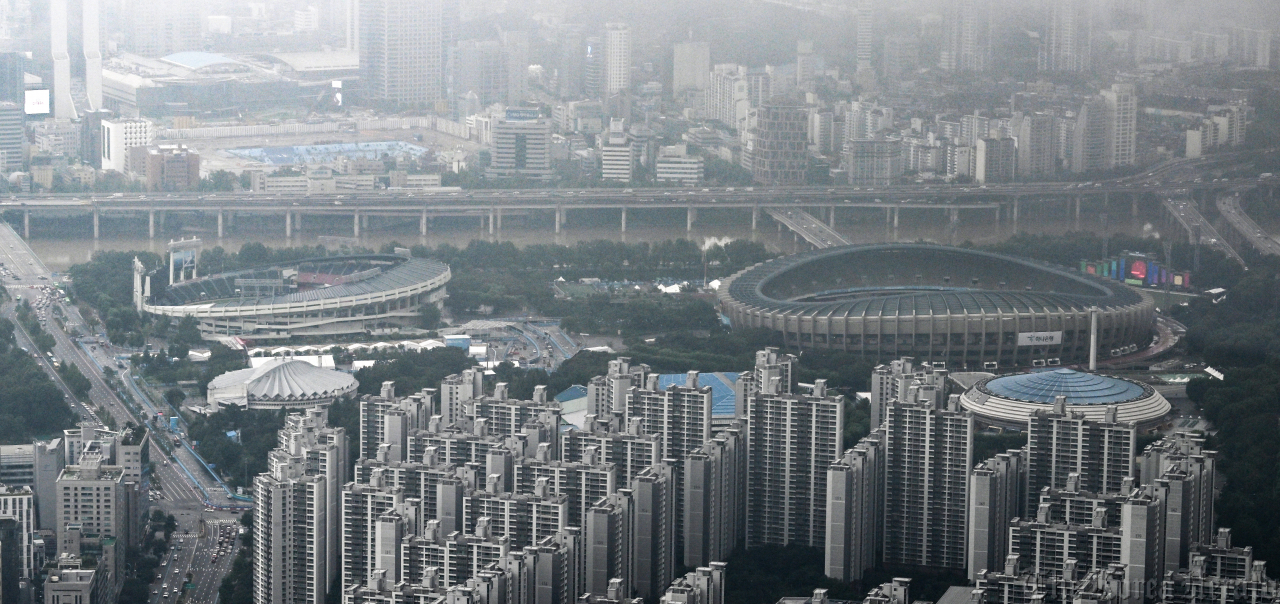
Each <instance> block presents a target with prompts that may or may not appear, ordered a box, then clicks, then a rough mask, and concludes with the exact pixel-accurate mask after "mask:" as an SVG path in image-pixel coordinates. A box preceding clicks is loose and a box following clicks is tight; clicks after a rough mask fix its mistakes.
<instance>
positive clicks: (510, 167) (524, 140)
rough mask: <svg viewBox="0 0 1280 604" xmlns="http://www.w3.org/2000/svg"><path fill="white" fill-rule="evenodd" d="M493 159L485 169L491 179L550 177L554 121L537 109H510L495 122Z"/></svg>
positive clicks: (540, 178) (541, 178)
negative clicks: (540, 114)
mask: <svg viewBox="0 0 1280 604" xmlns="http://www.w3.org/2000/svg"><path fill="white" fill-rule="evenodd" d="M492 149H493V154H492V156H493V158H492V160H491V161H490V163H489V167H488V169H486V170H485V176H486V177H488V178H530V179H536V180H550V179H551V178H553V177H554V176H555V173H554V172H553V171H552V169H551V120H548V119H544V118H541V117H539V116H538V110H537V109H508V110H507V112H506V117H505V118H504V119H502V120H499V121H498V122H497V123H496V124H494V125H493V145H492Z"/></svg>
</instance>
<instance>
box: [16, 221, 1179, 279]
mask: <svg viewBox="0 0 1280 604" xmlns="http://www.w3.org/2000/svg"><path fill="white" fill-rule="evenodd" d="M1126 209H1127V208H1126ZM814 211H815V212H816V211H817V210H814ZM553 220H554V218H553V215H552V213H551V212H532V213H529V214H527V215H525V214H515V215H512V214H508V215H506V216H504V218H503V220H502V225H501V227H502V228H501V229H497V228H495V229H494V230H495V232H494V233H493V234H492V235H491V234H490V233H489V230H488V228H487V226H486V225H485V224H484V218H483V217H481V216H471V217H442V218H436V219H434V220H432V221H431V223H430V224H429V225H428V233H427V235H426V236H425V237H422V236H420V234H419V230H418V228H419V224H418V220H417V219H416V218H392V217H371V218H370V222H369V223H368V224H367V225H365V226H362V228H361V237H360V239H359V240H358V241H359V245H360V246H362V247H366V248H371V249H375V250H376V249H378V248H380V247H382V246H383V245H385V244H388V243H392V242H396V243H399V244H402V245H414V244H419V243H421V244H425V245H430V246H438V245H441V244H445V243H448V244H451V245H455V246H459V247H461V246H465V245H466V244H467V243H468V242H470V241H471V240H474V239H488V240H499V241H511V242H513V243H515V244H516V245H518V246H521V245H529V244H534V243H559V244H564V245H573V244H575V243H577V242H579V241H590V240H596V239H606V240H612V241H626V242H629V243H635V242H642V241H648V242H653V241H663V240H667V239H679V238H686V239H693V240H695V241H698V242H699V243H704V242H707V241H708V240H711V239H713V238H714V239H715V240H716V241H720V242H724V241H726V240H734V239H754V240H757V241H760V242H762V243H764V244H765V245H766V246H768V247H769V248H770V249H772V250H774V251H777V252H782V253H792V252H798V251H803V250H805V249H809V246H808V244H807V243H805V242H804V241H803V240H802V239H798V238H797V237H796V236H795V235H794V234H793V233H791V232H790V231H789V230H788V229H786V228H785V227H781V228H779V227H780V225H778V224H777V223H775V222H774V221H773V220H772V219H770V218H769V217H768V216H767V215H765V214H764V213H763V212H762V213H761V215H760V223H759V229H758V230H757V231H756V232H754V233H753V232H752V230H751V214H750V212H749V211H747V210H742V209H738V210H730V209H725V210H719V209H716V210H701V211H700V213H699V215H698V217H697V220H696V221H695V223H694V227H693V230H692V231H686V229H685V226H686V225H685V221H686V215H685V211H684V210H682V209H666V210H634V209H633V210H631V211H630V212H629V214H628V217H627V232H625V233H623V232H621V228H620V216H619V213H618V211H617V210H576V211H572V212H569V213H568V215H567V224H565V225H564V227H563V228H562V229H561V232H560V233H559V234H556V233H555V227H554V222H553ZM300 221H301V222H302V225H301V227H298V226H296V225H295V229H294V235H293V237H292V238H286V237H285V225H284V218H283V216H279V217H272V216H256V215H240V216H238V217H237V218H236V219H235V220H234V224H232V222H233V221H232V220H231V219H228V220H227V223H226V227H225V229H224V235H225V236H224V237H222V238H218V237H217V230H216V229H217V227H216V220H215V219H214V218H212V217H211V216H195V215H182V216H171V217H169V218H168V220H166V221H165V224H164V225H163V226H161V225H159V224H157V235H156V237H155V238H154V239H149V238H148V237H147V220H146V217H145V216H141V217H138V216H133V217H114V216H110V217H104V218H103V219H102V221H101V224H100V235H101V236H100V238H99V239H98V240H96V241H95V240H94V239H93V228H92V225H91V223H90V222H89V219H88V218H87V217H85V218H62V219H34V218H33V219H32V223H31V238H30V245H31V248H32V250H34V251H35V253H36V254H37V255H38V256H39V257H40V259H41V260H43V261H44V263H45V264H46V265H47V266H48V267H49V268H50V269H51V270H53V271H64V270H66V269H67V267H69V266H71V265H72V264H76V263H80V262H85V261H87V260H88V259H89V258H90V257H91V256H92V255H93V253H94V252H95V251H97V250H116V251H132V250H139V251H152V252H156V253H160V254H163V253H164V252H165V249H166V243H167V242H168V241H170V240H172V239H178V238H181V237H188V238H190V237H193V236H194V237H200V238H201V240H202V241H203V244H204V247H205V248H206V249H208V248H212V247H214V246H221V247H223V248H224V249H227V250H229V251H232V250H238V249H240V246H242V245H244V244H245V243H249V242H260V243H263V244H264V245H266V246H268V247H286V246H303V245H306V246H313V245H317V244H321V243H326V244H328V245H327V247H331V248H332V247H336V245H334V240H327V241H324V242H322V240H321V238H322V237H341V238H350V237H351V236H352V235H353V228H352V219H351V217H349V216H346V217H344V216H303V217H302V218H301V220H300ZM157 222H159V221H157ZM1153 223H1155V224H1159V222H1158V221H1157V220H1156V219H1155V217H1154V216H1138V217H1132V216H1130V215H1129V213H1128V212H1117V213H1113V214H1112V215H1111V218H1110V219H1103V218H1100V217H1099V216H1098V215H1097V214H1094V213H1089V212H1086V213H1085V214H1084V215H1083V217H1082V219H1081V222H1080V223H1079V224H1077V223H1076V221H1075V218H1074V215H1072V214H1071V213H1070V212H1066V211H1063V210H1062V209H1061V208H1060V207H1059V208H1053V207H1045V208H1041V209H1039V210H1028V209H1027V208H1026V207H1025V206H1024V208H1023V213H1022V216H1021V217H1020V220H1019V225H1018V226H1019V230H1020V231H1021V232H1033V233H1062V232H1066V231H1070V230H1088V231H1095V232H1096V231H1100V230H1101V229H1102V227H1103V224H1105V226H1106V230H1107V231H1109V232H1111V233H1125V234H1131V235H1141V234H1144V233H1146V234H1152V233H1154V232H1155V231H1154V230H1153V227H1152V224H1153ZM496 226H497V225H495V227H496ZM15 227H16V229H15V230H19V231H21V225H15ZM835 228H836V231H838V232H839V233H841V234H842V235H844V236H845V237H847V238H848V239H850V240H851V241H852V242H853V243H877V242H885V241H893V240H895V234H894V229H893V228H892V226H891V225H890V224H889V223H887V221H886V220H885V213H884V212H883V211H880V210H875V209H857V208H841V209H840V210H839V211H838V212H837V215H836V224H835ZM1013 232H1014V231H1013V225H1012V224H1011V223H1010V222H1009V220H1008V218H1007V217H1006V219H1005V220H1004V221H1002V222H1000V223H997V222H996V220H995V216H994V212H993V211H991V210H966V211H961V212H960V221H959V222H958V223H957V224H956V225H955V227H954V229H953V228H951V225H950V221H949V220H948V218H947V217H946V215H945V214H944V213H943V212H938V211H933V210H905V209H904V210H903V211H902V212H901V215H900V218H899V223H898V228H897V233H896V240H897V241H904V242H905V241H931V242H936V243H944V244H960V243H962V242H965V241H972V242H974V243H978V244H987V243H994V242H997V241H1001V240H1003V239H1006V238H1008V237H1009V236H1010V235H1012V234H1013Z"/></svg>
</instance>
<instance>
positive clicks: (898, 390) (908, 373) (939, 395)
mask: <svg viewBox="0 0 1280 604" xmlns="http://www.w3.org/2000/svg"><path fill="white" fill-rule="evenodd" d="M947 375H948V372H947V370H946V369H934V368H933V366H932V365H930V364H929V363H917V362H916V360H915V359H914V358H912V357H902V358H900V359H897V360H894V361H890V362H888V363H886V364H883V365H877V366H876V368H875V370H874V371H872V372H871V428H872V429H873V430H874V429H876V428H879V427H880V425H881V424H883V423H884V419H885V417H886V409H887V408H888V406H889V404H890V403H892V402H893V401H905V400H907V398H908V397H909V396H914V397H915V398H916V400H918V401H922V402H927V403H929V404H931V405H933V406H943V405H944V404H946V401H947Z"/></svg>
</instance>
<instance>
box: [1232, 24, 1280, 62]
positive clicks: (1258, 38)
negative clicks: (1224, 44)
mask: <svg viewBox="0 0 1280 604" xmlns="http://www.w3.org/2000/svg"><path fill="white" fill-rule="evenodd" d="M1228 35H1229V36H1230V37H1229V39H1228V44H1229V50H1228V51H1227V55H1228V56H1229V57H1230V58H1231V62H1232V63H1235V64H1236V65H1239V66H1241V67H1246V68H1252V69H1270V68H1271V46H1272V44H1273V41H1274V39H1275V32H1273V31H1271V30H1269V29H1254V28H1251V27H1232V28H1231V30H1230V32H1228Z"/></svg>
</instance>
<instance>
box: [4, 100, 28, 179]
mask: <svg viewBox="0 0 1280 604" xmlns="http://www.w3.org/2000/svg"><path fill="white" fill-rule="evenodd" d="M26 159H27V137H26V131H25V116H23V114H22V105H20V104H18V103H9V102H0V170H3V171H4V172H13V171H16V170H21V169H22V165H23V163H25V162H26Z"/></svg>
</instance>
